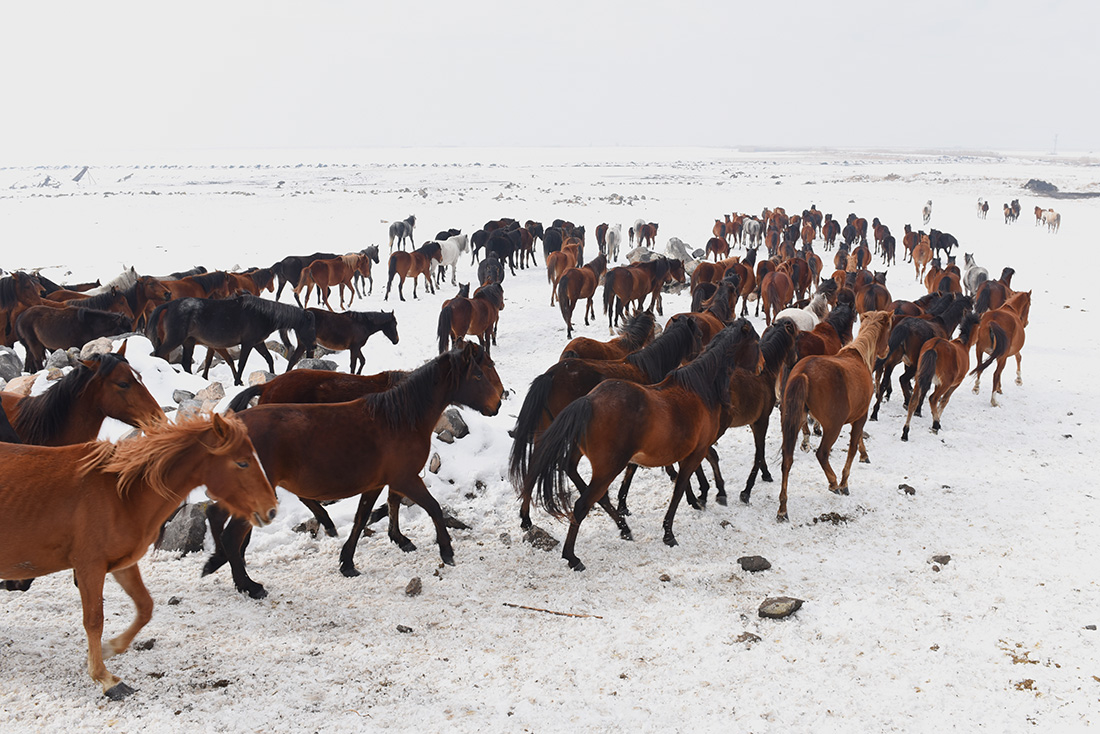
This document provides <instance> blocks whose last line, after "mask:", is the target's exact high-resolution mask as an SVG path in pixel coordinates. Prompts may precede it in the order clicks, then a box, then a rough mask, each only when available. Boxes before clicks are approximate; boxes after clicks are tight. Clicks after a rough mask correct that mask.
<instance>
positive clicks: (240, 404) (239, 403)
mask: <svg viewBox="0 0 1100 734" xmlns="http://www.w3.org/2000/svg"><path fill="white" fill-rule="evenodd" d="M263 392H264V386H263V385H253V386H252V387H246V388H245V389H244V390H241V391H240V392H239V393H237V394H236V395H234V396H233V399H232V400H230V401H229V406H228V407H229V410H231V411H233V412H234V413H240V412H241V411H242V410H248V404H249V403H250V402H252V398H258V397H260V396H261V395H263Z"/></svg>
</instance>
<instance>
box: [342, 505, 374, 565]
mask: <svg viewBox="0 0 1100 734" xmlns="http://www.w3.org/2000/svg"><path fill="white" fill-rule="evenodd" d="M380 494H382V490H381V489H373V490H368V491H366V492H363V494H362V495H361V496H360V497H359V507H358V508H356V510H355V521H354V522H353V523H352V526H351V532H350V533H349V534H348V539H347V540H346V541H345V542H344V546H343V547H342V548H341V549H340V573H342V574H343V575H344V576H347V577H348V578H353V577H355V576H358V575H359V570H358V569H357V568H356V567H355V548H356V546H357V545H358V544H359V536H360V535H361V534H362V532H363V529H364V528H365V527H366V526H367V521H368V518H369V517H370V514H371V510H372V509H374V503H375V501H376V500H377V499H378V495H380Z"/></svg>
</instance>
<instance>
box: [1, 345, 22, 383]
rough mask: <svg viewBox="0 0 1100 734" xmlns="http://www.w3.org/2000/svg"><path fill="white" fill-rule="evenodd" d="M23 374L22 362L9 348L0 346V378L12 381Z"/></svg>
mask: <svg viewBox="0 0 1100 734" xmlns="http://www.w3.org/2000/svg"><path fill="white" fill-rule="evenodd" d="M21 374H23V362H22V360H20V359H19V356H18V355H17V354H16V353H15V350H14V349H12V348H11V347H5V346H2V345H0V378H3V379H5V380H14V379H15V378H16V377H19V375H21Z"/></svg>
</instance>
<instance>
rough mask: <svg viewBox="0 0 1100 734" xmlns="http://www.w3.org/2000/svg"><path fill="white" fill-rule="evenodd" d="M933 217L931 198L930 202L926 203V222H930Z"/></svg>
mask: <svg viewBox="0 0 1100 734" xmlns="http://www.w3.org/2000/svg"><path fill="white" fill-rule="evenodd" d="M931 218H932V200H931V199H929V200H928V203H927V204H925V205H924V223H925V224H928V220H930V219H931Z"/></svg>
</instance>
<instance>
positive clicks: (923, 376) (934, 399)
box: [901, 311, 981, 441]
mask: <svg viewBox="0 0 1100 734" xmlns="http://www.w3.org/2000/svg"><path fill="white" fill-rule="evenodd" d="M980 320H981V317H979V316H977V315H975V314H974V313H973V312H970V311H968V312H966V314H965V315H964V316H963V320H962V323H961V324H960V325H959V336H958V338H956V339H951V340H950V341H949V340H947V339H944V338H942V337H934V338H933V339H930V340H928V342H926V343H925V345H924V346H923V347H921V350H920V358H919V360H918V363H917V377H916V384H915V386H914V388H913V396H912V397H911V398H910V399H909V411H908V413H907V414H906V416H905V427H904V428H902V429H901V440H902V441H908V440H909V424H910V423H911V422H912V421H913V414H914V413H916V412H917V410H919V409H920V404H921V401H923V400H924V398H925V397H927V398H928V407H929V409H930V410H931V411H932V433H939V432H940V418H941V417H942V416H943V410H944V408H946V407H947V403H948V401H949V400H951V396H952V395H953V394H954V393H955V390H956V389H957V388H958V387H959V385H961V384H962V381H963V378H965V377H966V373H967V371H968V370H969V369H970V355H969V350H970V348H971V347H972V346H973V345H974V341H975V339H976V338H977V336H978V329H977V328H976V327H977V326H978V322H979V321H980ZM933 385H934V386H935V390H934V391H933V389H932V388H933Z"/></svg>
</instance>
